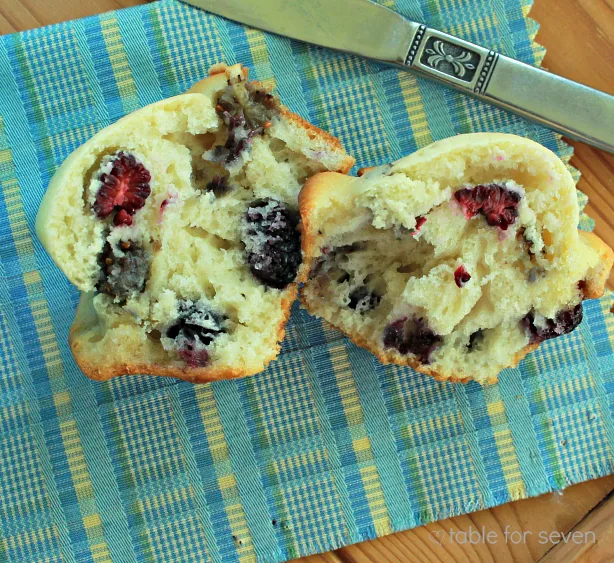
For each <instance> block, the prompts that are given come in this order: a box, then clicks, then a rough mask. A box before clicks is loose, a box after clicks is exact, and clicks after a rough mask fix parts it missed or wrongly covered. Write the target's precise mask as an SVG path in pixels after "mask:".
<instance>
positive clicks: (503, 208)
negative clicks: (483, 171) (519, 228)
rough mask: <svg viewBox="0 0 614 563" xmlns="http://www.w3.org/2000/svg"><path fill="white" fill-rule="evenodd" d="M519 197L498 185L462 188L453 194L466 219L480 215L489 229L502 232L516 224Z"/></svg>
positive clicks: (517, 194)
mask: <svg viewBox="0 0 614 563" xmlns="http://www.w3.org/2000/svg"><path fill="white" fill-rule="evenodd" d="M521 197H522V196H521V195H520V194H519V193H517V192H514V191H512V190H509V189H507V188H506V187H504V186H500V185H498V184H485V185H484V184H481V185H479V186H476V187H475V188H463V189H462V190H458V191H457V192H456V193H455V194H454V198H455V199H456V201H457V202H458V203H459V204H460V206H461V207H462V208H463V211H464V213H465V217H466V218H467V219H471V218H472V217H475V215H477V214H478V213H481V214H482V215H483V216H484V217H485V218H486V222H487V223H488V224H489V225H490V226H491V227H499V228H500V229H501V230H503V231H505V230H507V228H508V227H509V226H510V225H513V224H514V223H515V222H516V217H518V204H519V203H520V199H521Z"/></svg>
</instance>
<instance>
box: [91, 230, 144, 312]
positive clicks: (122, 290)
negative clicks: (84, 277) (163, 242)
mask: <svg viewBox="0 0 614 563" xmlns="http://www.w3.org/2000/svg"><path fill="white" fill-rule="evenodd" d="M119 245H120V246H119V248H117V247H114V246H112V245H111V244H110V243H109V242H107V243H105V245H104V248H103V250H102V252H101V253H100V255H99V256H98V264H99V265H100V277H99V279H98V284H97V285H96V289H97V290H98V291H100V292H101V293H106V294H107V295H111V296H112V297H117V298H119V299H120V300H122V301H125V300H126V299H128V298H129V297H132V296H133V295H134V294H136V293H141V292H142V291H143V290H144V289H145V282H146V279H147V274H148V272H149V259H148V256H147V253H146V252H145V249H144V248H143V247H142V246H141V245H139V244H137V243H136V242H132V241H130V242H129V241H121V242H120V243H119ZM119 251H121V253H123V255H120V252H119Z"/></svg>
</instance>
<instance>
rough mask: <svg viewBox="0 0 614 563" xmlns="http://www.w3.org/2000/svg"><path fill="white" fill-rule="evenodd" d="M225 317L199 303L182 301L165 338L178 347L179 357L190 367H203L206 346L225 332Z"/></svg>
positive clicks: (206, 357)
mask: <svg viewBox="0 0 614 563" xmlns="http://www.w3.org/2000/svg"><path fill="white" fill-rule="evenodd" d="M225 319H226V317H224V316H222V315H219V314H218V313H214V312H213V311H210V310H208V309H207V308H205V307H204V306H203V305H202V304H201V303H198V302H197V303H188V302H185V301H183V302H182V303H181V304H180V305H179V317H178V319H177V321H175V323H174V324H173V325H172V326H171V327H170V328H168V330H167V331H166V336H167V337H168V338H171V339H173V340H175V342H176V343H177V345H178V346H179V348H178V350H177V352H178V353H179V356H181V358H182V359H183V360H184V361H185V362H186V363H187V364H188V365H189V366H191V367H204V366H205V365H207V363H208V361H209V353H208V352H207V350H206V346H209V344H211V343H212V342H213V340H214V339H215V338H216V337H217V336H218V335H219V334H220V333H222V332H225V330H224V329H223V328H222V323H223V322H224V320H225Z"/></svg>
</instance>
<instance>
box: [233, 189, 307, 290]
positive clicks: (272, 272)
mask: <svg viewBox="0 0 614 563" xmlns="http://www.w3.org/2000/svg"><path fill="white" fill-rule="evenodd" d="M299 219H300V217H299V214H298V213H297V212H296V211H293V210H292V209H288V208H287V207H286V206H285V205H284V204H283V203H281V202H279V201H275V200H261V201H256V202H254V203H252V204H251V205H250V206H249V208H248V209H247V213H246V214H245V220H246V222H247V224H248V228H247V230H246V234H245V239H244V241H243V242H244V243H245V248H246V251H247V263H248V264H249V267H250V271H251V272H252V274H253V275H254V277H256V278H257V279H258V280H260V281H261V282H262V283H263V284H265V285H267V286H269V287H274V288H276V289H283V288H284V287H286V286H287V285H288V284H289V283H291V282H293V281H294V278H296V274H297V272H298V268H299V266H300V264H301V260H302V255H301V234H300V232H299V231H298V224H299Z"/></svg>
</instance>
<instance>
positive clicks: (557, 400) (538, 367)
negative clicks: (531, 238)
mask: <svg viewBox="0 0 614 563" xmlns="http://www.w3.org/2000/svg"><path fill="white" fill-rule="evenodd" d="M385 4H386V5H387V6H390V7H392V8H396V9H397V10H398V11H400V12H401V13H403V14H405V15H407V16H409V17H411V18H413V19H415V20H419V21H423V22H425V23H428V24H430V25H432V26H434V27H437V28H440V29H443V30H446V31H449V32H452V33H454V34H457V35H460V36H462V37H465V38H467V39H470V40H474V41H476V42H479V43H482V44H484V45H485V46H488V47H492V48H496V49H499V50H501V51H503V52H505V53H507V54H509V55H512V56H515V57H518V58H519V59H522V60H524V61H527V62H529V63H534V62H539V61H540V60H541V57H542V55H543V51H542V49H541V48H540V47H539V46H538V45H536V44H535V43H534V42H533V41H532V40H533V38H534V36H535V34H536V30H537V26H536V24H535V23H534V22H532V21H531V20H530V19H527V13H528V10H529V2H528V0H492V1H488V0H482V1H476V0H387V1H386V2H385ZM221 60H225V61H227V62H229V63H235V62H239V61H240V62H242V63H244V64H246V65H247V66H249V67H250V68H251V70H252V76H255V77H257V78H258V79H260V80H262V81H263V82H265V83H267V84H271V85H273V86H274V87H275V88H276V89H277V91H278V92H279V94H280V96H281V98H282V99H283V101H284V102H285V103H286V104H287V105H288V106H290V108H291V109H292V110H294V111H295V112H297V113H299V114H301V115H302V116H304V117H305V118H307V119H308V120H309V121H312V122H314V123H316V124H317V125H319V126H320V127H322V128H324V129H327V130H329V131H331V132H332V133H333V134H335V135H337V136H338V137H340V139H341V140H342V142H343V143H344V144H345V146H346V147H347V148H348V150H349V151H350V152H351V153H353V154H354V155H355V156H356V157H357V160H358V162H359V163H360V165H362V166H365V165H373V164H380V163H383V162H387V161H390V160H392V159H396V158H398V157H401V156H402V155H405V154H408V153H411V152H412V151H414V150H416V149H417V148H419V147H422V146H424V145H426V144H428V143H430V142H431V141H433V140H437V139H441V138H443V137H447V136H450V135H454V134H455V133H466V132H470V131H507V132H510V133H518V134H520V135H526V136H529V137H532V138H534V139H536V140H538V141H540V142H541V143H543V144H544V145H546V146H548V147H549V148H551V149H553V150H555V151H557V152H558V154H560V155H561V156H562V157H563V158H564V159H568V158H569V156H570V153H571V151H570V149H569V147H567V146H566V145H564V144H563V143H561V142H560V141H559V140H558V139H557V137H556V136H555V135H554V134H553V133H551V132H550V131H547V130H545V129H542V128H539V127H537V126H535V125H532V124H529V123H527V122H525V121H523V120H521V119H519V118H516V117H513V116H512V115H509V114H507V113H503V112H501V111H498V110H496V109H493V108H491V107H486V106H484V105H482V104H481V103H479V102H476V101H474V100H471V99H469V98H466V97H464V96H462V95H460V94H457V93H455V92H452V91H450V90H446V89H444V88H442V87H439V86H438V85H435V84H432V83H429V82H424V81H421V80H416V78H415V77H413V76H412V75H410V74H408V73H403V72H398V71H397V70H394V69H390V68H384V67H382V66H379V65H377V64H375V63H372V62H369V61H366V60H363V59H360V58H356V57H350V56H345V55H342V54H338V53H334V52H330V51H325V50H321V49H318V48H315V47H308V46H306V45H303V44H299V43H294V42H291V41H289V40H286V39H283V38H280V37H275V36H272V35H267V34H264V33H262V32H260V31H256V30H252V29H245V28H244V27H242V26H240V25H237V24H235V23H232V22H229V21H225V20H222V19H220V18H216V17H214V16H212V15H209V14H207V13H205V12H201V11H198V10H196V9H192V8H190V7H187V6H185V5H182V4H180V3H178V2H175V1H173V0H164V1H162V2H159V3H156V4H150V5H146V6H142V7H139V8H135V9H129V10H123V11H118V12H114V13H108V14H104V15H101V16H99V17H94V18H89V19H85V20H79V21H73V22H68V23H65V24H61V25H56V26H52V27H48V28H45V29H40V30H34V31H30V32H26V33H21V34H17V35H11V36H6V37H3V38H0V118H1V120H0V183H1V188H2V189H1V191H0V370H1V371H0V561H11V562H17V561H24V562H28V563H31V562H35V561H36V562H38V561H41V562H42V561H45V562H52V561H53V562H55V561H63V562H81V561H95V562H97V563H102V562H105V561H114V562H121V563H129V562H136V561H168V562H173V563H175V562H179V561H186V562H194V561H213V562H226V561H240V562H246V561H254V560H255V559H257V560H259V561H263V562H267V563H274V562H278V561H282V560H286V559H290V558H293V557H297V556H299V555H304V554H308V553H314V552H318V551H326V550H330V549H332V548H336V547H339V546H341V545H344V544H348V543H351V542H358V541H361V540H364V539H367V538H374V537H376V536H379V535H383V534H388V533H390V532H393V531H396V530H402V529H406V528H410V527H412V526H419V525H421V524H424V523H427V522H431V521H433V520H435V519H437V518H444V517H447V516H451V515H457V514H461V513H465V512H468V511H472V510H477V509H479V508H483V507H489V506H494V505H497V504H500V503H504V502H507V501H510V500H514V499H519V498H523V497H527V496H531V495H537V494H540V493H543V492H546V491H552V490H557V489H561V488H563V487H565V486H566V485H569V484H570V483H575V482H578V481H582V480H585V479H591V478H594V477H598V476H600V475H604V474H607V473H609V472H611V471H612V470H613V461H614V458H613V451H614V423H613V410H614V400H613V398H614V354H613V351H612V348H613V345H614V316H613V315H610V314H609V312H608V310H609V308H610V306H611V304H612V296H611V295H610V296H606V297H605V298H603V299H602V300H599V301H590V302H587V303H586V304H585V307H584V310H585V321H584V322H583V323H582V325H581V326H580V328H579V329H578V330H576V331H575V332H573V333H572V334H569V335H567V336H564V337H561V338H559V339H556V340H553V341H550V342H548V343H546V344H544V345H543V346H542V347H541V348H540V349H539V351H538V352H536V353H533V354H531V355H530V356H529V357H528V358H527V359H526V360H525V361H523V362H522V364H521V365H520V366H519V367H518V368H517V369H510V370H506V371H505V372H504V373H503V374H502V376H501V381H500V383H499V384H498V385H493V386H488V387H484V388H482V387H480V386H479V385H477V384H470V385H466V386H463V385H450V384H442V383H437V382H435V381H434V380H432V379H430V378H428V377H425V376H422V375H418V374H416V373H414V372H413V371H411V370H410V369H404V368H399V367H394V366H382V365H380V364H379V363H378V362H377V361H375V360H374V358H373V357H372V356H371V355H370V354H369V353H368V352H365V351H364V350H362V349H360V348H357V347H356V346H354V345H353V344H351V343H350V342H348V340H346V339H345V338H343V337H342V336H341V335H340V334H339V333H337V332H336V331H334V330H331V329H330V328H327V327H325V326H323V325H322V323H321V322H320V321H319V320H317V319H315V318H312V317H310V316H309V315H307V314H306V313H305V312H304V311H301V310H300V309H299V308H298V307H296V308H295V309H294V311H293V315H292V321H291V323H290V325H289V329H288V335H287V337H286V339H285V341H284V344H283V353H282V354H281V356H280V357H279V359H278V360H277V361H275V362H274V363H273V364H272V365H271V366H270V368H269V369H268V370H267V371H266V372H264V373H262V374H261V375H259V376H256V377H253V378H249V379H245V380H242V381H232V382H230V381H229V382H220V383H215V384H213V385H203V386H193V385H190V384H187V383H184V382H179V381H175V380H172V379H166V378H149V377H125V378H119V379H115V380H113V381H110V382H107V383H94V382H92V381H90V380H89V379H87V378H86V377H84V376H83V375H82V374H81V373H80V372H79V370H78V369H77V367H76V366H75V364H74V362H73V359H72V357H71V354H70V351H69V348H68V345H67V337H68V329H69V326H70V324H71V322H72V318H73V312H74V309H75V306H76V301H77V292H76V291H75V289H74V288H73V287H71V286H70V285H69V283H68V282H67V281H66V279H65V278H64V276H63V275H62V274H61V273H60V271H59V270H58V269H57V268H56V267H54V265H53V264H52V263H51V261H50V259H49V257H48V256H47V255H46V254H45V252H44V251H43V249H42V248H41V246H40V244H39V242H38V241H37V239H36V237H35V235H34V228H33V224H34V217H35V215H36V211H37V208H38V204H39V202H40V200H41V198H42V196H43V193H44V192H45V188H46V186H47V183H48V182H49V179H50V177H51V175H52V174H53V172H54V171H55V170H56V168H57V167H58V165H59V164H60V163H61V162H62V160H63V159H64V158H65V157H66V156H67V155H68V154H69V153H70V152H71V151H72V150H73V149H75V148H76V147H77V146H78V145H80V144H81V143H83V142H84V141H86V140H87V139H88V138H89V137H91V136H92V135H93V134H94V133H95V132H96V131H98V130H99V129H100V128H102V127H104V126H106V125H108V124H109V123H112V122H114V121H115V120H117V119H118V118H119V117H121V116H122V115H124V114H126V113H127V112H130V111H132V110H134V109H136V108H138V107H140V106H143V105H145V104H148V103H150V102H154V101H156V100H159V99H160V98H163V97H166V96H171V95H174V94H179V93H180V92H182V91H184V90H185V89H186V88H187V87H188V86H190V85H191V84H192V83H193V82H195V81H197V80H198V79H200V78H202V77H203V76H204V75H205V74H206V72H207V69H208V67H209V66H210V65H211V64H212V63H215V62H216V61H221ZM581 197H582V196H581ZM582 223H583V226H584V227H585V228H590V220H589V219H588V218H586V217H584V218H583V221H582Z"/></svg>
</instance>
